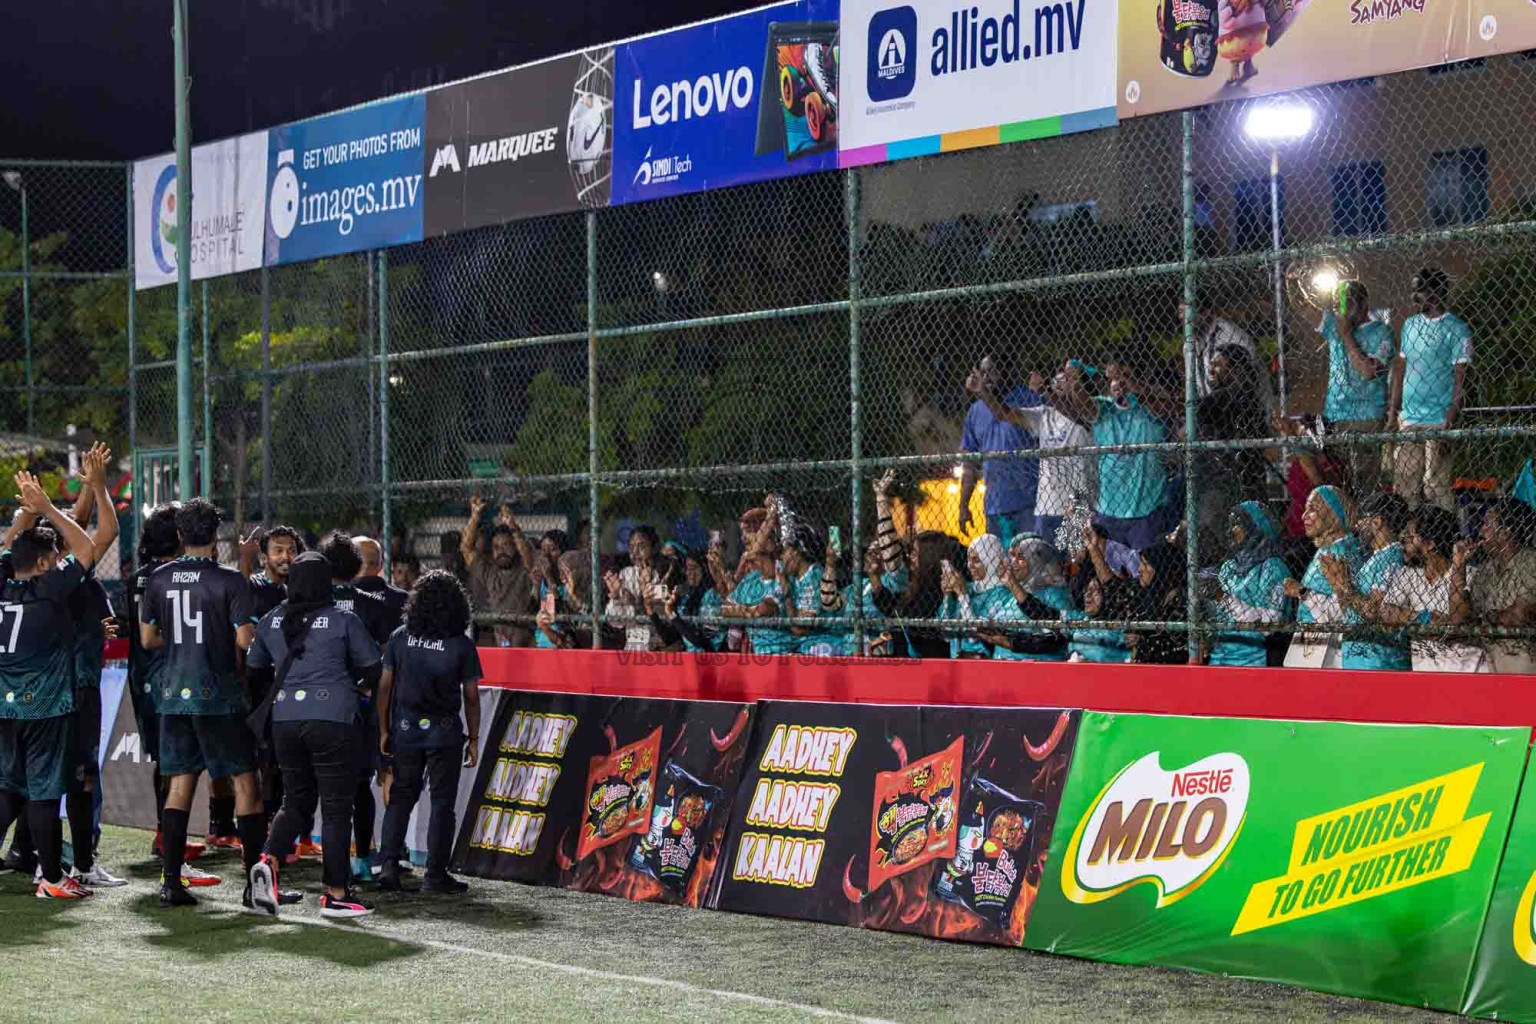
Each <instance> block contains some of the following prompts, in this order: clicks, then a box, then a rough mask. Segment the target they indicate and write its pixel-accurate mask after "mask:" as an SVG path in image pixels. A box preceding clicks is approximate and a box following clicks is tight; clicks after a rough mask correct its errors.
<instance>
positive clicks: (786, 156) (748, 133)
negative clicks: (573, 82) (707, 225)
mask: <svg viewBox="0 0 1536 1024" xmlns="http://www.w3.org/2000/svg"><path fill="white" fill-rule="evenodd" d="M837 17H838V7H837V3H836V0H793V2H789V3H782V4H775V5H773V6H771V7H767V8H764V9H761V10H756V11H748V12H746V13H745V14H738V15H733V16H732V17H729V18H721V19H718V20H716V21H710V22H705V23H703V24H699V25H693V26H690V27H688V28H681V29H677V30H676V31H672V32H663V33H659V34H657V35H653V36H647V37H645V38H643V39H637V40H635V41H633V42H629V43H622V44H620V45H619V46H617V47H615V57H614V97H615V98H614V104H615V106H616V108H617V109H616V115H617V120H616V125H615V136H614V148H613V202H614V203H616V204H617V203H634V202H640V201H643V200H646V199H659V198H661V197H663V196H673V195H681V194H683V193H686V192H698V191H701V190H703V189H707V188H723V187H725V186H727V185H741V184H744V183H746V182H749V181H762V180H764V179H767V178H778V177H783V176H785V175H789V174H805V173H808V172H810V171H822V170H828V169H830V168H834V167H836V166H837V140H838V135H839V133H840V132H841V122H840V115H839V110H840V107H839V104H838V23H837Z"/></svg>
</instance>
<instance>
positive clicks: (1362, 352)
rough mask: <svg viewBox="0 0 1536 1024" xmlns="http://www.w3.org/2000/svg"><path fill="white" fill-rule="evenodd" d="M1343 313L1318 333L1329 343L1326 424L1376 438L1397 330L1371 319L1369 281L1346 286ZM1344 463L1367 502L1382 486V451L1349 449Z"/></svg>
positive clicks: (1331, 313) (1335, 312) (1332, 312)
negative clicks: (1394, 332)
mask: <svg viewBox="0 0 1536 1024" xmlns="http://www.w3.org/2000/svg"><path fill="white" fill-rule="evenodd" d="M1338 296H1339V303H1340V307H1341V309H1342V312H1341V311H1340V310H1339V309H1329V310H1325V311H1324V312H1323V319H1322V321H1321V322H1320V323H1319V324H1318V325H1317V333H1318V334H1320V335H1322V336H1323V340H1324V341H1326V342H1327V343H1328V386H1327V390H1326V391H1325V393H1324V396H1323V419H1324V420H1325V421H1326V422H1327V424H1328V429H1329V431H1330V432H1331V433H1335V434H1374V433H1379V432H1380V431H1381V428H1382V425H1383V424H1384V423H1385V422H1386V416H1387V378H1388V377H1389V376H1390V374H1389V373H1388V367H1390V366H1391V365H1392V364H1393V361H1394V359H1395V357H1396V350H1397V345H1396V342H1395V340H1394V339H1393V337H1392V328H1390V327H1388V326H1387V325H1386V324H1384V323H1382V322H1381V321H1379V320H1373V319H1371V310H1370V292H1369V291H1368V290H1367V289H1366V287H1365V282H1364V281H1341V282H1339V287H1338ZM1343 460H1344V462H1345V464H1346V465H1348V466H1349V479H1348V486H1349V490H1350V493H1351V494H1358V495H1360V496H1361V497H1362V498H1363V497H1366V496H1369V495H1372V494H1375V493H1376V491H1377V489H1378V488H1379V487H1380V486H1381V447H1380V446H1379V445H1374V444H1366V445H1349V446H1347V447H1346V448H1345V449H1344V452H1343Z"/></svg>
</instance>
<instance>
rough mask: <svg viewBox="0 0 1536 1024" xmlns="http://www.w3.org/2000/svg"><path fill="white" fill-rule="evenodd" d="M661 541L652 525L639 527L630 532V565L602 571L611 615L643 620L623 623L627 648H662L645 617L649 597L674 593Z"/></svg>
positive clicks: (630, 649) (642, 649)
mask: <svg viewBox="0 0 1536 1024" xmlns="http://www.w3.org/2000/svg"><path fill="white" fill-rule="evenodd" d="M660 548H661V541H660V540H659V539H658V538H657V536H656V531H655V529H654V528H652V527H650V526H645V525H641V526H637V527H635V528H634V529H633V530H631V531H630V532H629V565H626V566H625V567H624V568H622V569H620V570H619V571H618V572H612V571H609V572H607V573H604V574H603V584H604V586H605V587H606V588H607V590H608V614H610V615H634V616H642V617H643V620H642V621H640V622H628V623H625V624H624V649H625V650H626V651H649V650H651V649H652V646H653V645H655V646H656V647H658V648H659V647H660V646H661V645H660V643H659V641H660V639H661V634H660V633H659V632H657V631H656V630H655V629H654V628H653V626H652V623H651V622H650V620H649V618H644V615H645V612H644V609H645V602H646V598H647V597H650V598H652V599H653V600H655V601H665V600H666V596H667V594H669V593H671V589H672V580H670V579H668V578H667V575H666V573H667V570H668V568H669V567H668V566H667V565H666V564H665V563H663V562H662V561H661V560H660V559H659V558H658V557H657V554H658V552H659V550H660Z"/></svg>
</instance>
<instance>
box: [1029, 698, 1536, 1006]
mask: <svg viewBox="0 0 1536 1024" xmlns="http://www.w3.org/2000/svg"><path fill="white" fill-rule="evenodd" d="M1529 740H1530V729H1528V728H1492V727H1489V728H1470V727H1467V728H1458V727H1440V726H1396V725H1351V724H1346V723H1337V722H1285V721H1263V720H1257V719H1253V720H1245V719H1220V718H1179V717H1165V716H1156V715H1125V714H1121V715H1115V714H1104V713H1091V712H1090V713H1086V714H1085V715H1084V716H1083V725H1082V730H1081V735H1080V739H1079V743H1078V753H1077V756H1076V758H1075V759H1074V761H1073V765H1072V775H1071V778H1070V780H1069V781H1068V783H1067V788H1066V793H1065V795H1064V796H1063V798H1062V802H1061V827H1060V828H1058V829H1057V830H1056V835H1055V838H1054V839H1053V841H1052V844H1051V855H1050V858H1049V861H1048V864H1047V868H1046V872H1045V879H1044V881H1043V882H1042V884H1041V888H1040V898H1039V900H1038V901H1037V902H1036V904H1035V913H1034V919H1033V920H1032V921H1031V923H1030V929H1029V933H1028V935H1027V937H1026V943H1027V945H1029V946H1030V947H1031V948H1033V949H1041V950H1050V951H1052V952H1056V953H1066V954H1069V955H1072V956H1081V957H1088V958H1091V959H1095V960H1108V961H1113V962H1117V963H1156V964H1163V965H1167V966H1171V967H1186V968H1192V969H1195V970H1202V971H1211V972H1213V973H1221V974H1229V975H1233V976H1238V977H1248V978H1258V979H1263V980H1268V981H1278V982H1285V983H1288V984H1292V985H1303V986H1306V987H1308V988H1315V989H1320V990H1322V991H1327V992H1338V993H1342V994H1347V995H1355V996H1363V997H1366V998H1372V999H1386V1000H1390V1001H1393V1002H1400V1003H1412V1004H1415V1005H1427V1006H1434V1007H1439V1008H1441V1009H1456V1008H1457V1007H1459V1006H1460V1005H1461V997H1462V993H1463V992H1464V990H1465V985H1466V979H1467V977H1468V972H1469V971H1470V969H1471V966H1472V959H1473V955H1474V952H1475V950H1476V947H1477V939H1478V936H1479V935H1480V934H1481V933H1482V929H1483V916H1484V912H1485V910H1486V909H1487V906H1488V897H1489V893H1490V891H1491V890H1492V887H1493V880H1494V873H1495V871H1496V870H1497V867H1498V863H1499V854H1500V852H1501V851H1502V849H1503V847H1504V838H1505V834H1506V832H1507V831H1508V828H1509V820H1510V815H1511V813H1512V812H1513V809H1514V799H1515V793H1516V791H1517V790H1518V788H1519V784H1520V775H1521V772H1522V770H1523V768H1524V762H1525V752H1526V746H1527V744H1528V743H1529Z"/></svg>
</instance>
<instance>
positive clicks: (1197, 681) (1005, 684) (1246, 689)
mask: <svg viewBox="0 0 1536 1024" xmlns="http://www.w3.org/2000/svg"><path fill="white" fill-rule="evenodd" d="M480 663H481V666H482V668H483V669H484V670H485V685H488V686H505V687H510V688H513V689H524V690H553V691H564V692H569V693H599V694H607V695H610V696H634V697H675V698H684V699H690V700H730V701H755V700H765V699H779V700H819V701H838V702H842V703H875V704H982V705H1002V706H1008V705H1016V706H1033V707H1080V708H1091V709H1094V710H1099V711H1137V712H1144V713H1151V714H1178V715H1218V716H1225V717H1233V718H1300V719H1331V720H1336V721H1354V722H1402V723H1414V724H1435V725H1524V726H1533V727H1536V677H1530V676H1496V675H1465V674H1438V673H1424V672H1420V673H1413V672H1343V671H1325V670H1321V669H1273V668H1208V667H1205V666H1162V665H1137V666H1128V665H1093V664H1066V663H1059V662H1058V663H1055V664H1045V663H1031V662H1006V661H942V660H932V661H896V660H858V659H849V660H846V661H815V660H812V659H805V660H800V659H797V658H783V657H774V658H759V659H752V658H741V657H739V656H736V655H729V656H726V655H714V656H708V655H703V656H700V655H692V654H660V655H637V654H625V653H622V652H619V651H545V650H534V649H523V648H489V647H482V648H481V649H480Z"/></svg>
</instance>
